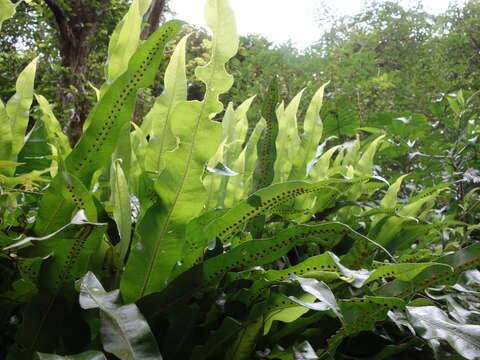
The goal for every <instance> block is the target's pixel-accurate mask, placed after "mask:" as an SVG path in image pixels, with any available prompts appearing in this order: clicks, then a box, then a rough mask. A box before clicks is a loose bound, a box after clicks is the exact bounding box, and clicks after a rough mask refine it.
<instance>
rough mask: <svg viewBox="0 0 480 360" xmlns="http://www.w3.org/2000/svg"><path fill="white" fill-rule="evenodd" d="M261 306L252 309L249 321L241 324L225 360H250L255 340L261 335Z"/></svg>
mask: <svg viewBox="0 0 480 360" xmlns="http://www.w3.org/2000/svg"><path fill="white" fill-rule="evenodd" d="M262 307H263V304H257V305H256V306H254V307H253V308H252V310H251V311H250V314H249V319H248V320H246V321H245V322H244V323H243V324H242V328H241V330H240V332H239V334H238V335H237V338H236V339H235V341H234V342H233V343H231V345H230V347H229V349H228V350H227V352H226V354H225V358H226V359H232V360H248V359H251V356H252V352H253V350H254V349H255V345H256V343H257V338H258V337H259V336H260V334H261V330H262V325H263V317H262V316H261V314H260V312H261V309H262Z"/></svg>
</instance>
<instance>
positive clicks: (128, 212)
mask: <svg viewBox="0 0 480 360" xmlns="http://www.w3.org/2000/svg"><path fill="white" fill-rule="evenodd" d="M110 182H111V191H112V193H111V203H112V205H113V219H114V220H115V222H116V224H117V228H118V233H119V235H120V242H119V243H118V244H117V245H116V246H115V247H116V248H117V251H118V254H119V256H120V261H121V263H123V261H124V260H125V258H126V256H127V252H128V249H129V248H130V233H131V231H132V209H131V205H130V193H129V191H128V182H127V179H126V178H125V174H124V173H123V170H122V165H121V160H116V161H114V162H113V163H112V175H111V176H110Z"/></svg>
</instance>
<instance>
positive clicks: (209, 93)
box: [121, 0, 238, 301]
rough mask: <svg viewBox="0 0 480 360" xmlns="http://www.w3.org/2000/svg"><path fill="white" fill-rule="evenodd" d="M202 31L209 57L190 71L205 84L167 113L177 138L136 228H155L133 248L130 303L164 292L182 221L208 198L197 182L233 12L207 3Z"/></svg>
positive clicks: (211, 145)
mask: <svg viewBox="0 0 480 360" xmlns="http://www.w3.org/2000/svg"><path fill="white" fill-rule="evenodd" d="M205 14H206V20H207V24H208V26H209V27H210V28H211V29H212V31H213V40H212V41H213V44H212V56H211V58H210V62H209V63H208V64H207V65H205V66H204V67H201V68H197V69H196V75H197V77H198V78H199V79H200V80H201V81H202V82H203V83H205V85H206V93H205V97H204V99H203V101H201V102H199V101H189V102H182V103H179V104H178V105H177V106H176V107H175V109H174V110H173V114H172V118H171V124H172V132H173V134H174V135H175V136H177V137H178V140H179V144H178V147H177V148H176V150H175V151H172V152H167V153H166V154H165V161H166V163H168V164H169V166H167V167H166V168H165V169H164V171H163V172H162V173H161V174H160V177H159V178H158V181H157V182H156V183H155V185H154V186H155V190H156V192H157V193H158V195H159V197H160V199H161V204H159V205H158V206H157V207H156V208H155V210H153V209H151V210H149V211H147V214H146V215H145V217H144V218H143V220H142V224H143V223H145V224H144V225H142V224H140V227H142V226H144V227H145V228H147V227H150V225H148V224H146V222H149V223H151V224H155V226H154V227H155V228H156V230H155V232H154V234H146V233H139V235H140V236H139V237H138V241H137V243H136V244H134V245H133V248H132V252H131V254H130V257H129V260H128V263H127V267H126V271H125V273H124V276H123V278H122V284H121V289H122V293H123V294H124V296H125V298H126V299H128V300H130V301H134V300H136V299H138V298H140V297H142V296H144V295H145V294H149V293H152V292H154V291H157V290H160V289H162V288H164V287H165V285H166V284H167V283H168V280H169V278H170V275H171V271H172V269H173V267H174V265H175V264H176V263H177V262H178V261H180V257H181V252H182V250H183V243H184V241H185V237H184V236H185V229H186V225H187V224H188V222H189V221H190V220H191V219H193V218H195V217H197V216H198V215H200V213H201V211H202V210H203V207H204V204H205V202H206V199H207V196H208V193H207V191H206V190H205V188H204V185H203V183H202V176H203V173H204V169H205V164H206V163H207V161H208V160H209V159H210V158H211V157H212V156H213V154H214V153H215V151H216V149H217V148H218V145H219V144H220V142H221V128H220V124H219V123H217V122H214V121H212V120H211V117H212V116H213V115H215V114H216V113H218V112H220V111H221V110H222V109H223V105H222V103H221V102H220V101H219V100H218V97H219V95H220V94H222V93H224V92H226V91H227V90H228V89H229V88H230V87H231V85H232V83H233V77H232V76H231V75H230V74H228V73H227V72H226V70H225V64H226V62H227V61H228V60H229V59H230V58H232V57H233V56H234V55H235V53H236V51H237V48H238V35H237V31H236V25H235V19H234V17H233V12H232V10H231V8H230V6H229V4H228V1H227V0H208V1H207V3H206V7H205Z"/></svg>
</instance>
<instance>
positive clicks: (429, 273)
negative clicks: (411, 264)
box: [375, 243, 480, 299]
mask: <svg viewBox="0 0 480 360" xmlns="http://www.w3.org/2000/svg"><path fill="white" fill-rule="evenodd" d="M433 261H434V262H435V263H437V264H436V265H432V266H429V267H427V268H425V269H424V270H422V271H421V272H420V273H419V274H418V275H417V276H416V277H414V278H413V279H411V280H410V281H402V280H399V279H396V280H393V281H391V282H389V283H387V284H385V285H384V286H382V287H380V288H379V289H378V290H376V291H375V292H376V294H378V295H381V296H395V297H399V298H404V299H408V298H409V297H411V296H412V295H414V294H416V293H418V292H420V291H422V290H424V289H426V288H428V287H430V286H435V285H448V284H453V283H455V281H456V280H457V279H458V276H459V275H460V274H461V273H463V272H464V271H466V270H469V269H472V268H475V267H476V266H478V264H479V263H480V243H476V244H474V245H471V246H469V247H466V248H464V249H462V250H459V251H457V252H456V253H454V254H451V255H446V256H442V257H440V258H437V259H433ZM445 265H448V267H446V266H445Z"/></svg>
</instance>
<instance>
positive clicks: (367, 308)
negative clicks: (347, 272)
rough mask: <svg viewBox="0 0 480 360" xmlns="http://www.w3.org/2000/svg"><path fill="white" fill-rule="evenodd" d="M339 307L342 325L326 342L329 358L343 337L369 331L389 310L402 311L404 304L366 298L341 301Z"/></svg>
mask: <svg viewBox="0 0 480 360" xmlns="http://www.w3.org/2000/svg"><path fill="white" fill-rule="evenodd" d="M339 307H340V311H341V312H342V314H343V319H344V324H343V326H342V327H341V328H340V329H339V330H337V332H335V334H334V335H332V336H331V337H330V338H329V339H328V340H327V342H328V352H329V353H330V355H331V356H333V355H334V353H335V350H336V348H337V347H338V345H339V344H340V343H341V342H342V340H343V339H344V338H345V337H347V336H351V335H355V334H357V333H359V332H361V331H365V330H371V329H372V328H373V327H374V326H375V324H376V323H377V322H379V321H383V320H385V319H386V318H387V313H388V311H390V310H391V309H396V310H401V309H403V308H404V307H405V302H404V301H403V300H401V299H397V298H389V297H371V296H366V297H364V298H352V299H347V300H341V301H339Z"/></svg>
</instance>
